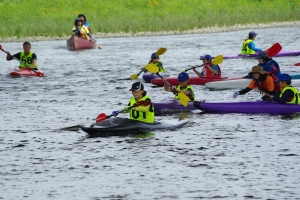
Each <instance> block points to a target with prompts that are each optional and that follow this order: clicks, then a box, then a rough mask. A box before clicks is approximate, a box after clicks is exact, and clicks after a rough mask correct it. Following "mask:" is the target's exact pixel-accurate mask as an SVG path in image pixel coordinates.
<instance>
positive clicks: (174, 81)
mask: <svg viewBox="0 0 300 200" xmlns="http://www.w3.org/2000/svg"><path fill="white" fill-rule="evenodd" d="M237 79H242V76H239V77H231V78H229V77H198V76H190V78H189V84H190V85H205V84H206V83H208V82H214V81H223V80H237ZM167 81H168V82H169V83H170V84H171V85H175V86H177V85H179V82H178V78H177V77H169V78H167ZM151 83H152V84H154V85H157V86H163V85H164V82H163V80H162V79H161V78H154V79H152V80H151Z"/></svg>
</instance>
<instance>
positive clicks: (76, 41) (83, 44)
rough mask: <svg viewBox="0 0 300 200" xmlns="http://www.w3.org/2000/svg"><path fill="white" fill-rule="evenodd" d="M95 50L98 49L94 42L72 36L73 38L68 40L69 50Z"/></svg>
mask: <svg viewBox="0 0 300 200" xmlns="http://www.w3.org/2000/svg"><path fill="white" fill-rule="evenodd" d="M94 48H96V45H95V43H94V42H92V41H90V40H87V39H84V38H81V37H78V36H75V35H72V36H71V38H69V39H68V40H67V49H68V50H70V51H76V50H83V49H94Z"/></svg>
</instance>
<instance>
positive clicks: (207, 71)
mask: <svg viewBox="0 0 300 200" xmlns="http://www.w3.org/2000/svg"><path fill="white" fill-rule="evenodd" d="M200 60H202V62H203V66H204V67H203V69H202V71H201V72H198V71H197V70H196V67H197V66H194V67H192V69H193V71H194V72H195V73H196V74H197V75H198V76H199V77H221V68H220V66H219V65H214V64H212V57H211V55H205V56H200Z"/></svg>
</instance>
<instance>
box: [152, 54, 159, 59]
mask: <svg viewBox="0 0 300 200" xmlns="http://www.w3.org/2000/svg"><path fill="white" fill-rule="evenodd" d="M155 58H158V59H159V56H157V55H156V53H153V54H152V55H151V59H155Z"/></svg>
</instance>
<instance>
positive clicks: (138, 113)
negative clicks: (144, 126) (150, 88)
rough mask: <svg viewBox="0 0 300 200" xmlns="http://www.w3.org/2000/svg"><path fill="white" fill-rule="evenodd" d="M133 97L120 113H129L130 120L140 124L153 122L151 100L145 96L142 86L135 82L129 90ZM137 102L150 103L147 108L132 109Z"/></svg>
mask: <svg viewBox="0 0 300 200" xmlns="http://www.w3.org/2000/svg"><path fill="white" fill-rule="evenodd" d="M129 91H131V92H132V95H133V97H131V99H130V100H129V103H128V105H127V106H126V108H125V110H124V111H122V113H129V115H130V119H133V120H138V121H141V122H147V123H153V122H154V106H153V105H152V103H151V98H150V97H149V96H148V95H147V92H146V91H145V90H144V85H143V83H141V82H135V83H133V84H132V86H131V89H130V90H129ZM139 101H148V102H150V104H149V105H147V106H138V107H132V106H133V105H134V104H135V103H137V102H139ZM119 113H120V111H113V112H112V115H113V116H115V117H116V116H117V115H118V114H119Z"/></svg>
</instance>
